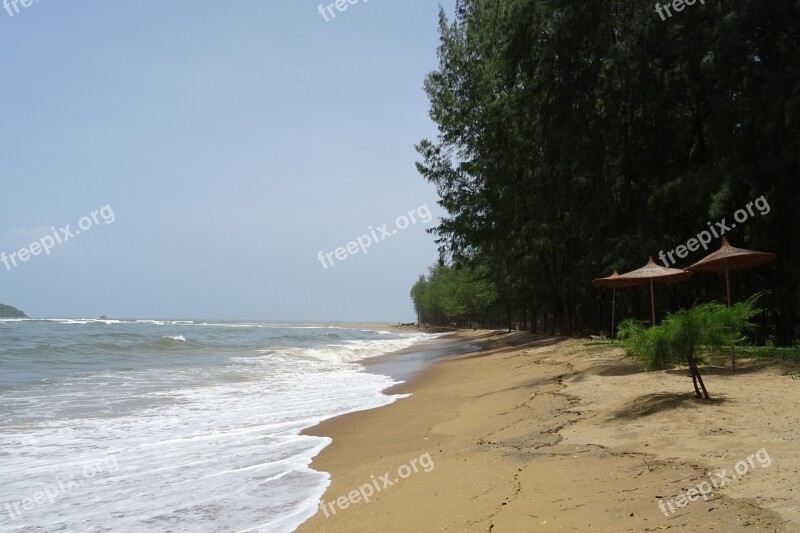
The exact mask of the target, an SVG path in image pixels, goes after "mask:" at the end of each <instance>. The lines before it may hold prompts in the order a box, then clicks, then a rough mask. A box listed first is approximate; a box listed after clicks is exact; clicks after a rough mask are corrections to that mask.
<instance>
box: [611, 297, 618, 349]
mask: <svg viewBox="0 0 800 533" xmlns="http://www.w3.org/2000/svg"><path fill="white" fill-rule="evenodd" d="M616 311H617V286H616V285H614V296H613V297H612V298H611V340H612V341H613V340H614V319H615V318H616V317H615V316H614V315H615V314H616Z"/></svg>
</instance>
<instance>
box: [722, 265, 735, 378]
mask: <svg viewBox="0 0 800 533" xmlns="http://www.w3.org/2000/svg"><path fill="white" fill-rule="evenodd" d="M725 288H726V290H727V291H728V307H731V275H730V273H729V272H728V262H727V261H725ZM731 368H733V371H734V372H736V352H735V348H734V347H733V346H731Z"/></svg>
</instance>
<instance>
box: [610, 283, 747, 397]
mask: <svg viewBox="0 0 800 533" xmlns="http://www.w3.org/2000/svg"><path fill="white" fill-rule="evenodd" d="M760 296H761V295H760V294H756V295H754V296H751V297H750V298H748V299H747V300H746V301H744V302H740V303H738V304H736V305H734V306H733V307H730V308H729V307H726V306H725V305H722V304H718V303H708V304H700V305H696V306H695V307H693V308H691V309H682V310H680V311H678V312H677V313H674V314H670V315H668V316H667V318H665V319H664V321H663V322H662V324H661V325H660V326H656V327H652V328H648V327H646V326H645V325H644V324H643V323H641V322H637V321H634V320H630V319H628V320H625V321H623V322H622V324H620V327H619V338H620V340H621V341H622V344H623V346H624V347H625V351H626V353H627V354H628V355H630V356H631V357H635V358H636V359H638V360H639V362H640V363H641V364H642V369H643V370H645V371H647V372H655V371H658V370H664V369H666V368H669V367H670V366H672V365H675V364H678V363H687V364H688V365H689V368H690V370H691V373H692V380H693V381H694V386H695V393H696V394H697V396H698V398H701V397H702V396H701V394H700V389H698V384H699V385H700V387H701V388H702V389H703V395H705V398H706V399H708V392H707V391H706V388H705V384H704V383H703V378H702V377H701V376H700V371H699V369H698V367H699V366H700V365H703V364H706V363H707V360H706V356H707V354H708V353H709V352H714V351H721V350H722V349H723V348H726V347H731V346H734V345H736V344H738V343H739V342H741V341H742V340H743V338H744V337H743V332H745V331H747V330H749V329H750V328H752V324H751V323H750V319H751V318H752V317H753V316H755V315H756V314H758V313H759V310H758V309H756V302H757V301H758V299H759V297H760Z"/></svg>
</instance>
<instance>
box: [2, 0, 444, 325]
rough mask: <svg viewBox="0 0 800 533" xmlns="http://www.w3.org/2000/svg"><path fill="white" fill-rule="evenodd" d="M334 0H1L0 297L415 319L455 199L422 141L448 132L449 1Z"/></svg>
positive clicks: (63, 305) (66, 311)
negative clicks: (438, 111) (444, 32)
mask: <svg viewBox="0 0 800 533" xmlns="http://www.w3.org/2000/svg"><path fill="white" fill-rule="evenodd" d="M351 1H352V0H351ZM26 3H27V0H26ZM453 4H454V0H448V1H445V2H444V3H443V6H444V8H445V10H446V11H447V12H448V13H451V12H452V11H453ZM340 5H341V4H340ZM319 6H320V4H319V2H318V1H308V0H239V1H236V2H227V3H222V2H213V3H212V2H208V1H206V0H171V1H170V2H133V1H127V2H121V1H116V2H109V1H108V0H105V1H100V0H84V1H81V2H56V1H54V0H36V1H34V2H33V3H32V4H31V5H29V6H28V7H24V6H23V5H22V4H17V8H18V10H19V12H17V10H16V9H15V8H14V6H13V5H9V7H8V10H10V12H11V15H10V14H9V11H8V10H6V9H2V10H0V46H1V47H2V50H3V53H2V55H0V72H2V74H0V76H1V77H2V83H0V102H3V107H2V110H0V128H2V129H1V130H0V131H2V133H3V140H2V142H0V162H1V163H0V184H2V185H1V187H2V188H1V189H0V190H1V191H2V193H0V252H2V253H3V254H5V255H3V256H0V259H2V262H0V302H1V303H6V304H9V305H13V306H16V307H18V308H20V309H22V310H24V311H25V312H26V313H27V314H28V315H30V316H36V317H96V316H100V315H106V316H109V317H115V318H175V319H179V318H184V319H212V318H214V319H231V320H235V319H248V320H300V321H370V322H372V321H385V322H399V321H403V322H410V321H413V320H414V318H415V315H414V312H413V306H412V303H411V300H410V298H409V291H410V289H411V286H412V285H413V283H414V282H415V280H416V279H417V277H418V276H419V275H420V274H423V273H425V272H426V271H427V267H428V266H429V265H430V264H432V263H434V262H435V261H436V259H437V257H438V254H437V247H436V244H435V242H434V236H432V235H430V234H428V233H427V232H426V229H427V228H431V227H433V226H435V225H436V223H437V219H438V218H439V217H441V216H443V211H442V210H441V208H440V207H439V206H438V205H437V204H436V200H437V195H436V189H435V187H434V186H433V185H431V184H430V183H427V182H426V181H425V180H424V179H423V178H422V177H421V176H420V175H419V174H418V172H417V170H416V168H415V162H416V161H419V160H420V158H419V156H418V154H417V153H416V151H415V149H414V145H415V144H416V143H418V142H419V141H420V140H421V139H423V138H432V137H435V135H436V127H435V125H434V124H433V123H432V121H431V120H430V118H429V114H428V111H429V104H428V101H427V98H426V95H425V93H424V91H423V84H424V79H425V75H426V74H427V73H428V72H430V71H431V70H432V69H433V68H435V67H436V46H437V44H438V31H437V30H438V28H437V26H438V9H439V4H437V3H436V2H431V1H428V0H404V1H399V0H392V1H390V0H369V1H367V0H356V2H355V3H354V4H346V10H345V11H337V10H336V8H335V6H333V7H332V10H333V13H334V14H335V17H332V16H331V14H330V12H328V11H327V10H326V11H325V15H326V16H325V17H323V16H322V15H321V14H320V13H319ZM323 9H324V8H323ZM12 15H13V16H12ZM326 17H327V19H328V20H327V21H326V20H325V18H326ZM409 212H411V213H413V219H414V220H413V222H412V216H410V215H409ZM67 226H69V227H67ZM362 236H366V237H362ZM359 237H361V242H362V243H363V244H364V246H363V248H362V247H361V246H360V245H359V246H357V247H356V246H354V245H350V250H349V251H348V250H347V246H348V243H350V242H351V241H353V242H357V240H358V238H359ZM59 241H60V242H59ZM34 243H35V244H34ZM337 249H339V250H338V255H337ZM354 250H357V253H352V251H354ZM363 250H366V252H367V253H366V254H364V253H363ZM319 252H323V253H322V254H321V255H320V254H319ZM11 254H14V255H13V256H12V255H11ZM326 254H327V255H326ZM323 263H324V264H323Z"/></svg>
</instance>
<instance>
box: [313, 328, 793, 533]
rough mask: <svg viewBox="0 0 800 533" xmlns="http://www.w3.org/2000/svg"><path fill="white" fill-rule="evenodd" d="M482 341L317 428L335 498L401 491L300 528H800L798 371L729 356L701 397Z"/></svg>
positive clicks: (569, 353) (543, 344)
mask: <svg viewBox="0 0 800 533" xmlns="http://www.w3.org/2000/svg"><path fill="white" fill-rule="evenodd" d="M459 335H470V334H467V333H461V334H459ZM472 335H479V336H480V337H481V338H482V342H484V343H485V345H486V346H485V347H486V349H485V350H484V351H481V352H478V353H473V354H469V355H464V356H459V357H455V358H452V359H449V360H447V361H442V362H439V363H436V364H435V365H433V366H432V367H431V368H429V369H428V370H427V371H426V372H424V373H423V374H422V375H421V376H420V377H418V378H416V379H414V380H413V381H412V382H411V383H409V384H405V385H401V386H400V387H398V388H396V389H395V390H392V391H389V392H392V393H403V394H411V396H409V397H407V398H404V399H401V400H398V401H397V402H396V403H394V404H391V405H389V406H386V407H382V408H379V409H374V410H370V411H363V412H358V413H353V414H350V415H346V416H343V417H339V418H336V419H333V420H330V421H327V422H325V423H323V424H321V425H319V426H317V427H315V428H313V430H312V431H310V432H309V433H311V434H315V435H324V436H330V437H332V438H333V443H332V444H331V445H330V446H329V447H328V448H326V449H325V450H324V451H323V453H322V454H321V455H320V456H319V457H317V458H316V459H315V460H314V463H313V465H312V467H313V468H315V469H316V470H321V471H326V472H330V473H331V476H332V484H331V486H330V487H329V489H328V491H327V493H326V494H325V496H324V501H325V502H330V501H332V500H336V499H337V498H340V497H346V496H347V495H348V494H349V493H350V492H351V491H353V490H355V489H358V488H359V487H361V486H364V485H368V484H371V483H373V480H375V481H374V484H373V485H372V486H373V487H375V486H376V484H377V486H378V487H383V482H378V481H377V480H378V479H379V478H381V477H382V476H384V474H385V473H389V476H388V478H386V479H388V481H390V482H392V485H391V486H387V487H386V488H382V490H381V491H380V492H377V491H373V492H376V494H374V495H373V496H372V497H371V498H370V501H369V502H368V503H365V502H364V501H363V498H358V499H361V501H358V503H354V504H352V503H348V506H347V508H345V509H342V508H340V507H335V506H334V507H333V509H332V508H331V507H330V506H329V507H328V509H327V513H328V515H330V516H328V517H326V515H325V513H323V512H322V511H320V512H318V513H317V515H316V516H314V517H313V518H312V519H310V520H309V521H308V522H306V523H305V524H304V525H303V526H301V528H300V529H299V530H298V531H301V532H340V531H341V532H362V531H389V532H391V531H403V532H405V531H413V532H427V531H459V532H462V531H463V532H472V531H475V532H487V531H491V532H495V533H497V532H500V533H505V532H532V531H661V530H667V529H670V530H673V531H720V532H727V531H738V530H759V531H762V530H763V531H800V489H798V491H794V488H795V486H796V484H797V480H798V468H800V444H798V428H797V420H796V415H797V413H798V412H800V409H798V408H799V407H800V380H797V381H793V380H792V379H791V378H789V377H788V376H787V375H786V374H787V372H788V371H789V370H797V365H794V366H791V365H787V364H782V363H777V362H769V363H764V362H755V361H748V360H741V361H740V365H739V371H738V372H737V373H736V374H735V375H733V374H731V372H730V371H729V370H727V369H726V368H725V361H724V360H723V359H720V361H719V362H718V364H717V365H716V366H713V367H711V368H709V369H706V371H705V372H704V376H706V379H705V380H706V385H707V386H708V388H709V392H710V393H711V395H712V398H713V400H712V401H711V402H702V401H698V400H695V399H694V393H693V389H692V383H691V379H690V378H689V375H688V372H686V371H684V370H680V369H679V370H674V371H667V372H660V373H656V374H644V373H641V372H639V369H638V366H637V365H636V363H634V362H632V361H630V360H628V359H626V358H625V357H624V355H623V352H622V350H621V349H620V348H617V347H614V346H611V345H608V344H596V343H589V342H587V341H583V340H576V339H564V338H552V337H546V336H531V335H526V334H521V333H509V334H503V333H490V332H479V333H473V334H472ZM762 448H765V449H766V452H767V453H768V454H769V457H770V459H771V464H770V465H769V466H767V467H762V463H761V462H759V461H758V460H755V459H753V460H752V461H753V465H747V466H748V468H747V469H748V471H747V473H746V474H744V475H742V476H739V479H737V480H736V481H732V480H731V481H729V482H728V484H727V485H726V486H724V487H721V488H720V489H718V490H715V491H714V493H713V495H711V496H709V498H708V501H705V500H704V499H702V498H700V499H698V500H697V501H694V502H690V503H688V505H686V506H685V507H682V508H681V507H678V506H677V505H676V504H673V507H674V508H675V509H676V512H674V513H669V509H668V508H667V512H668V513H669V516H665V515H664V514H663V513H662V511H661V510H660V509H659V506H658V502H659V499H664V500H669V501H674V500H671V499H673V498H675V497H677V496H679V495H680V494H685V493H686V491H687V490H689V489H691V488H692V487H696V486H698V485H699V484H700V483H702V482H704V481H708V480H709V476H710V475H711V474H712V473H713V472H718V471H720V470H722V469H725V470H726V471H727V472H728V477H729V478H730V477H731V475H732V474H734V472H733V471H734V466H735V465H736V464H737V462H739V461H741V460H747V458H748V456H752V455H753V454H755V453H756V452H757V451H758V450H761V449H762ZM426 453H428V454H430V458H431V461H432V465H433V467H432V469H431V468H428V470H430V471H429V472H426V471H425V470H426V469H423V468H421V467H420V465H421V464H423V465H424V464H428V463H426V462H424V461H426V460H425V459H423V462H422V463H421V461H420V459H419V458H420V457H421V456H423V457H424V454H426ZM762 457H763V455H762ZM414 459H416V460H417V461H416V465H417V472H416V473H413V470H411V471H410V472H411V473H410V475H408V477H407V478H406V479H400V476H399V475H398V469H399V468H401V467H403V465H407V466H411V461H412V460H414ZM765 462H766V461H765ZM400 472H401V473H403V474H409V470H407V469H401V470H400ZM715 479H717V480H718V479H719V478H717V477H715ZM395 480H398V481H397V482H395ZM364 491H365V492H369V490H367V489H364ZM345 500H346V498H344V499H342V503H345ZM354 500H357V499H356V498H354ZM334 510H335V514H334Z"/></svg>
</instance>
